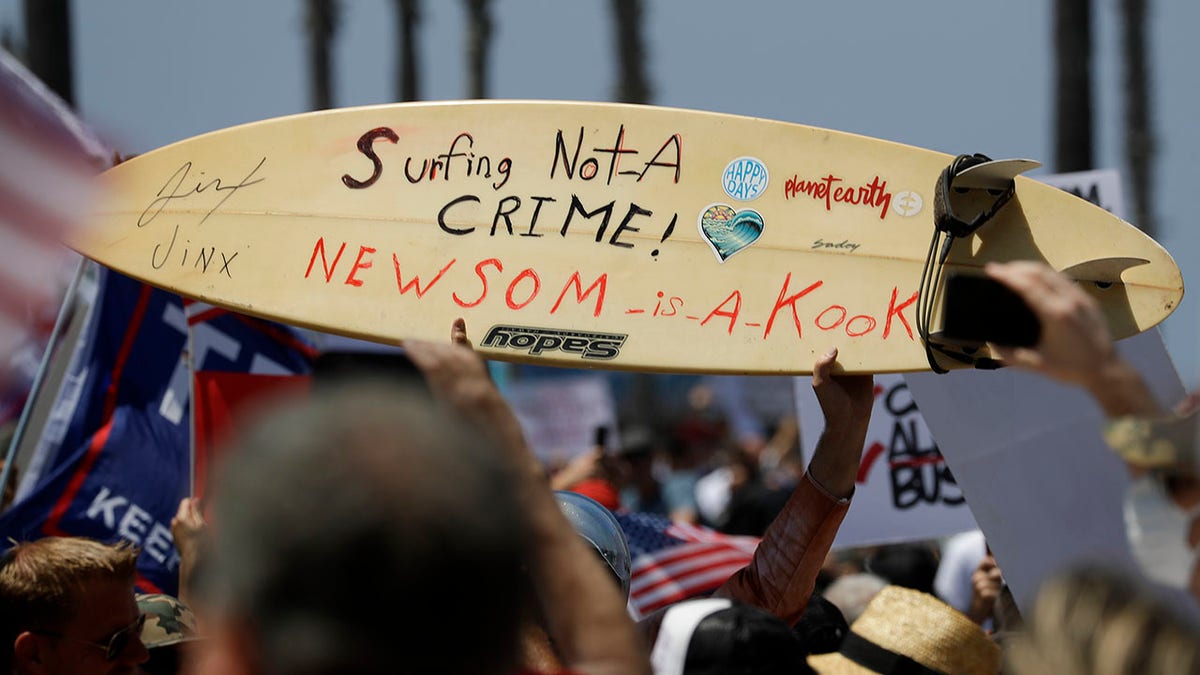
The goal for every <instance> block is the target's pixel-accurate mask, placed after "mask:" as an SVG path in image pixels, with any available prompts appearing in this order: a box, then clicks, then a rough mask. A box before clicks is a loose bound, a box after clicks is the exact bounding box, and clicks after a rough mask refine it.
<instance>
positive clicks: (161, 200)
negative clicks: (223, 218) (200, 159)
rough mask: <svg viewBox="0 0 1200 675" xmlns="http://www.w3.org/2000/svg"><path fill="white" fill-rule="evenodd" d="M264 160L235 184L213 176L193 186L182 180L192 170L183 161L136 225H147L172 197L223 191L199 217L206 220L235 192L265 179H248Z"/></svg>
mask: <svg viewBox="0 0 1200 675" xmlns="http://www.w3.org/2000/svg"><path fill="white" fill-rule="evenodd" d="M266 162H267V158H266V157H263V158H262V159H260V160H259V161H258V164H257V165H255V167H254V168H253V169H251V170H250V173H248V174H246V177H245V178H243V179H242V180H241V181H239V182H238V183H237V184H236V185H226V184H225V183H223V182H222V181H221V179H220V178H213V179H211V180H208V181H203V180H200V181H196V186H195V187H185V186H184V181H186V180H187V178H188V174H190V173H191V171H192V163H191V162H184V163H183V166H181V167H179V168H178V169H176V170H175V173H173V174H171V177H170V178H168V179H167V182H166V183H164V184H163V186H162V188H161V189H160V190H159V191H158V194H157V195H155V198H154V200H153V201H151V202H150V205H149V206H147V207H146V209H145V210H144V211H142V215H141V216H140V217H139V218H138V221H137V226H138V227H145V226H146V225H149V224H150V223H151V222H153V221H154V219H155V218H157V217H158V214H159V213H161V212H162V210H163V209H164V208H166V206H167V204H168V203H170V202H171V200H173V199H186V198H187V197H191V196H192V195H198V194H202V193H204V192H207V191H208V190H210V189H211V190H215V191H216V193H217V194H220V193H225V194H224V196H223V197H221V199H220V201H218V202H217V203H216V204H215V205H214V206H213V207H212V208H211V209H209V210H208V213H206V214H204V217H203V218H201V219H200V223H203V222H204V221H206V220H208V217H209V216H211V215H212V214H213V213H215V212H216V210H217V209H219V208H221V205H222V204H224V203H225V202H227V201H229V198H230V197H232V196H233V194H234V193H235V192H237V191H238V190H240V189H242V188H244V187H249V186H251V185H256V184H258V183H261V182H263V181H264V180H266V178H255V179H254V180H250V179H251V178H254V174H256V173H258V170H259V169H261V168H262V165H263V164H266ZM200 175H201V176H203V175H204V172H203V171H201V172H200ZM193 180H195V179H193ZM200 223H197V224H200Z"/></svg>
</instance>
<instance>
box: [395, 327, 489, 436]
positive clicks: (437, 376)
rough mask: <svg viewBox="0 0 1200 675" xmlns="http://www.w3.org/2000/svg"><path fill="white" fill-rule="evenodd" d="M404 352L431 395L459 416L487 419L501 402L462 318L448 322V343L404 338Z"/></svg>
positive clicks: (480, 420)
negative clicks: (468, 336)
mask: <svg viewBox="0 0 1200 675" xmlns="http://www.w3.org/2000/svg"><path fill="white" fill-rule="evenodd" d="M404 353H405V354H407V355H408V358H409V360H411V361H412V362H413V365H415V366H416V367H417V369H418V370H420V371H421V374H422V375H423V376H424V377H425V382H426V384H428V385H429V391H430V392H431V393H432V394H433V396H434V398H436V399H437V400H439V401H441V402H442V403H443V404H444V405H447V406H449V407H450V408H452V409H453V410H455V411H456V412H458V413H459V414H460V415H462V416H464V417H466V418H468V419H472V420H475V421H478V422H487V421H488V415H489V414H490V413H491V412H492V409H493V408H494V407H495V406H496V405H498V404H499V405H503V404H504V401H503V399H502V398H501V396H500V392H499V391H498V390H497V389H496V386H495V385H494V384H493V383H492V380H491V378H490V377H489V376H488V372H487V367H486V366H485V365H484V362H483V359H481V358H479V355H478V354H476V353H475V351H474V350H473V349H472V348H471V342H470V340H468V339H467V325H466V322H465V321H463V320H462V319H456V320H455V321H454V323H453V324H452V325H451V328H450V342H449V343H443V342H426V341H424V340H405V342H404Z"/></svg>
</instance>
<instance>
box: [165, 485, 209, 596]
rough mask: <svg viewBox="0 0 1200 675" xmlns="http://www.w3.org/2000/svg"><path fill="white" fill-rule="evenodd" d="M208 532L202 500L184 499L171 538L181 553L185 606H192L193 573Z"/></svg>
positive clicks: (172, 521) (180, 574) (180, 503)
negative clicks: (201, 505) (201, 507)
mask: <svg viewBox="0 0 1200 675" xmlns="http://www.w3.org/2000/svg"><path fill="white" fill-rule="evenodd" d="M207 532H208V523H207V522H205V520H204V513H203V512H202V511H201V509H200V500H199V499H196V498H195V497H184V498H183V499H182V500H180V502H179V508H178V509H176V511H175V517H174V518H172V519H171V537H172V538H174V539H175V550H177V551H179V592H178V597H179V600H180V602H182V603H183V604H185V605H190V604H191V588H192V572H193V570H195V568H196V561H197V559H199V557H200V547H201V545H202V542H203V541H204V537H205V535H206V534H207Z"/></svg>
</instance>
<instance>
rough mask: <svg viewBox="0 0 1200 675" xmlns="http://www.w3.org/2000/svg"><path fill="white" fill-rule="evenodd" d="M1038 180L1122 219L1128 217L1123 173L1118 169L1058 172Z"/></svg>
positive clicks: (1040, 177)
mask: <svg viewBox="0 0 1200 675" xmlns="http://www.w3.org/2000/svg"><path fill="white" fill-rule="evenodd" d="M1038 180H1040V181H1042V182H1043V183H1047V184H1049V185H1053V186H1054V187H1056V188H1059V189H1062V190H1066V191H1067V192H1070V193H1071V194H1073V195H1075V196H1076V197H1080V198H1082V199H1086V200H1088V201H1089V202H1091V203H1093V204H1095V205H1096V206H1099V207H1100V208H1102V209H1104V210H1106V211H1108V212H1109V213H1111V214H1113V215H1114V216H1116V217H1118V218H1121V219H1122V220H1124V219H1125V218H1126V216H1125V199H1124V195H1123V193H1122V192H1121V174H1119V173H1117V170H1116V169H1096V170H1095V171H1075V172H1072V173H1056V174H1052V175H1049V176H1039V177H1038Z"/></svg>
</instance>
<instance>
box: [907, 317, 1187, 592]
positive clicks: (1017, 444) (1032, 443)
mask: <svg viewBox="0 0 1200 675" xmlns="http://www.w3.org/2000/svg"><path fill="white" fill-rule="evenodd" d="M1119 347H1120V349H1121V353H1122V354H1124V356H1125V358H1127V359H1129V360H1130V362H1131V363H1133V365H1134V367H1135V368H1136V369H1137V370H1138V372H1139V373H1141V374H1142V376H1143V377H1144V378H1146V380H1147V382H1149V383H1150V385H1151V388H1152V390H1153V391H1154V394H1155V396H1156V397H1157V398H1158V400H1160V401H1163V402H1164V403H1172V402H1174V401H1178V400H1180V399H1181V398H1182V397H1183V395H1184V391H1183V385H1182V384H1181V383H1180V381H1179V375H1178V374H1177V373H1176V372H1175V367H1174V365H1173V364H1172V363H1171V359H1170V357H1169V356H1168V355H1167V351H1166V347H1165V346H1164V345H1163V342H1162V336H1161V335H1160V334H1159V332H1158V331H1157V330H1151V331H1148V332H1146V333H1142V334H1141V335H1136V336H1134V337H1131V338H1128V339H1126V340H1123V341H1121V343H1119ZM904 377H905V380H906V381H907V382H908V385H909V388H910V390H911V391H912V394H913V397H914V398H915V399H916V400H917V401H918V402H919V403H920V405H921V410H922V411H924V414H925V420H926V422H927V423H928V424H929V428H930V429H931V430H932V431H933V433H934V435H935V436H936V437H937V439H938V444H939V446H940V447H941V448H942V451H943V452H944V453H945V454H946V457H947V459H948V461H949V463H950V465H951V466H952V467H954V475H955V477H956V478H957V479H958V481H959V484H960V485H961V486H962V489H963V493H964V494H965V495H967V498H968V499H969V500H970V502H971V510H972V511H973V512H974V514H975V518H976V519H977V520H978V521H979V526H980V528H981V529H982V530H983V532H984V535H986V537H987V541H988V545H989V546H991V549H992V552H993V553H994V554H995V556H996V560H997V562H998V563H999V564H1000V567H1001V569H1003V571H1004V578H1005V580H1006V581H1007V582H1008V585H1009V587H1011V588H1012V590H1013V594H1014V596H1015V597H1016V600H1017V602H1018V604H1019V605H1021V606H1026V605H1025V603H1026V602H1028V601H1029V600H1031V599H1032V597H1033V594H1034V593H1035V592H1036V591H1037V588H1038V586H1039V585H1040V584H1041V582H1042V581H1043V580H1044V579H1045V578H1046V576H1047V575H1050V574H1053V573H1054V572H1057V571H1060V570H1061V569H1063V568H1065V567H1067V566H1069V565H1072V564H1074V563H1080V562H1093V563H1103V564H1106V565H1111V566H1118V567H1128V568H1129V569H1133V560H1132V558H1131V556H1130V553H1129V547H1128V544H1127V543H1126V539H1125V526H1124V521H1123V520H1122V515H1121V504H1122V499H1123V498H1124V495H1125V489H1126V488H1127V487H1128V485H1129V477H1128V474H1127V473H1126V471H1125V467H1124V464H1123V463H1122V462H1121V460H1120V459H1119V458H1118V457H1117V456H1116V455H1114V454H1113V453H1112V451H1111V450H1109V449H1108V447H1107V445H1105V443H1104V439H1103V437H1102V436H1101V435H1100V432H1101V423H1102V422H1103V415H1102V413H1101V411H1100V409H1099V408H1098V407H1097V406H1096V404H1095V403H1094V402H1093V401H1092V400H1091V398H1090V397H1089V396H1088V395H1087V394H1086V393H1085V392H1084V391H1083V390H1082V389H1079V388H1078V387H1068V386H1064V385H1060V384H1058V383H1056V382H1052V381H1050V380H1048V379H1046V378H1044V377H1041V376H1039V375H1035V374H1032V373H1028V372H1024V371H1018V370H1015V369H1010V370H1001V371H962V370H960V371H954V372H952V373H950V374H948V375H935V374H933V373H912V374H908V375H905V376H904Z"/></svg>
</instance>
